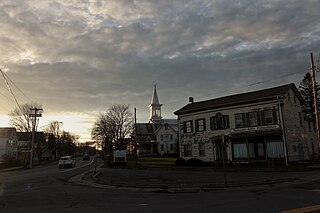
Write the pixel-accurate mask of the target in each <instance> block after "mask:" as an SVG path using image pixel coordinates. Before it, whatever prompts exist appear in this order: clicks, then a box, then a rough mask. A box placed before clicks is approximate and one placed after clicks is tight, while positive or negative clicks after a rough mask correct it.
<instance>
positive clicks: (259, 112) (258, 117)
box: [257, 111, 261, 126]
mask: <svg viewBox="0 0 320 213" xmlns="http://www.w3.org/2000/svg"><path fill="white" fill-rule="evenodd" d="M257 124H258V126H261V111H257Z"/></svg>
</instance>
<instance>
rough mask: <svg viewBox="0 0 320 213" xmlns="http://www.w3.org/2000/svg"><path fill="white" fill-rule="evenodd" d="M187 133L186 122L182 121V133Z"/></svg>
mask: <svg viewBox="0 0 320 213" xmlns="http://www.w3.org/2000/svg"><path fill="white" fill-rule="evenodd" d="M186 132H187V122H186V121H184V122H183V133H186Z"/></svg>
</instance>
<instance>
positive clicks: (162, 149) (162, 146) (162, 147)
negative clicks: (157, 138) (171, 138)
mask: <svg viewBox="0 0 320 213" xmlns="http://www.w3.org/2000/svg"><path fill="white" fill-rule="evenodd" d="M163 151H164V145H163V144H161V152H163Z"/></svg>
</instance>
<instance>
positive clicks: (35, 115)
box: [29, 107, 42, 169]
mask: <svg viewBox="0 0 320 213" xmlns="http://www.w3.org/2000/svg"><path fill="white" fill-rule="evenodd" d="M30 111H31V112H34V113H30V114H29V117H33V121H32V141H31V150H30V169H32V160H33V144H34V138H35V131H36V124H37V118H38V117H42V114H41V113H42V109H41V108H36V107H35V108H30Z"/></svg>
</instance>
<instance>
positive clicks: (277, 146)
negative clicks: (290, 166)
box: [266, 141, 284, 158]
mask: <svg viewBox="0 0 320 213" xmlns="http://www.w3.org/2000/svg"><path fill="white" fill-rule="evenodd" d="M266 145H267V155H268V157H269V158H283V157H284V149H283V143H282V142H280V141H278V142H276V141H274V142H268V143H266Z"/></svg>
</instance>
